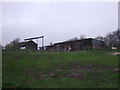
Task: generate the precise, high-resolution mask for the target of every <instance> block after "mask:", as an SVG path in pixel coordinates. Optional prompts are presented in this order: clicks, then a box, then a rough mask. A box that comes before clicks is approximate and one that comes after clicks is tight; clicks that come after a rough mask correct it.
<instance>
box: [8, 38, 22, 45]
mask: <svg viewBox="0 0 120 90" xmlns="http://www.w3.org/2000/svg"><path fill="white" fill-rule="evenodd" d="M19 42H20V38H16V39H14V40H13V41H11V42H10V44H12V45H14V44H18V43H19Z"/></svg>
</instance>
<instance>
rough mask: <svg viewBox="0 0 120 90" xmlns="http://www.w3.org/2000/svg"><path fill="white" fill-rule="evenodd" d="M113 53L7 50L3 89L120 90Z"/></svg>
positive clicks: (99, 51) (106, 51)
mask: <svg viewBox="0 0 120 90" xmlns="http://www.w3.org/2000/svg"><path fill="white" fill-rule="evenodd" d="M112 52H115V51H112V50H88V51H87V50H86V51H76V52H61V53H58V52H23V51H19V52H18V51H13V52H10V51H9V52H8V51H3V53H2V56H3V57H2V58H3V60H2V70H3V73H2V74H3V76H2V78H3V88H118V71H117V70H116V69H117V68H118V56H119V55H117V56H114V55H111V53H112Z"/></svg>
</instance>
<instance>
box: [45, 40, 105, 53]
mask: <svg viewBox="0 0 120 90" xmlns="http://www.w3.org/2000/svg"><path fill="white" fill-rule="evenodd" d="M102 48H104V42H103V41H99V40H96V39H93V38H87V39H81V40H74V41H65V42H59V43H55V44H53V45H50V46H46V50H47V51H56V52H64V51H78V50H92V49H102Z"/></svg>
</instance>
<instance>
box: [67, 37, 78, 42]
mask: <svg viewBox="0 0 120 90" xmlns="http://www.w3.org/2000/svg"><path fill="white" fill-rule="evenodd" d="M75 40H79V38H77V37H74V38H72V39H69V40H68V41H75Z"/></svg>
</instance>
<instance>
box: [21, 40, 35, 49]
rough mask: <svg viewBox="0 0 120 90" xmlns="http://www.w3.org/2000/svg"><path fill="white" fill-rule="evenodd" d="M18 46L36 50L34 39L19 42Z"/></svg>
mask: <svg viewBox="0 0 120 90" xmlns="http://www.w3.org/2000/svg"><path fill="white" fill-rule="evenodd" d="M20 48H21V49H28V50H34V51H35V50H37V44H36V43H35V42H34V41H28V42H21V43H20Z"/></svg>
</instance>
